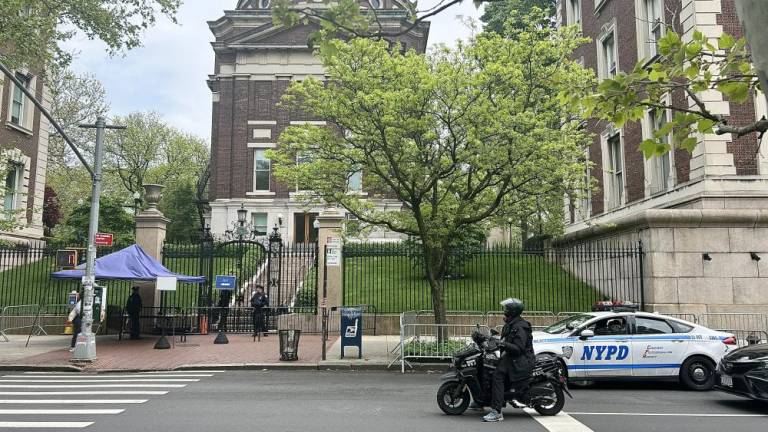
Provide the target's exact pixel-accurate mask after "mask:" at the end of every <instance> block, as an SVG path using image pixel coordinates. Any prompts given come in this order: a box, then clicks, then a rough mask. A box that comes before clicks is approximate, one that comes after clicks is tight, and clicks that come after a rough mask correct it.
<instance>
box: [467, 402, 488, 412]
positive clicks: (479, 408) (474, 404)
mask: <svg viewBox="0 0 768 432" xmlns="http://www.w3.org/2000/svg"><path fill="white" fill-rule="evenodd" d="M467 409H468V410H470V411H483V410H484V408H483V406H482V405H480V404H478V403H477V402H475V401H472V403H471V404H469V408H467Z"/></svg>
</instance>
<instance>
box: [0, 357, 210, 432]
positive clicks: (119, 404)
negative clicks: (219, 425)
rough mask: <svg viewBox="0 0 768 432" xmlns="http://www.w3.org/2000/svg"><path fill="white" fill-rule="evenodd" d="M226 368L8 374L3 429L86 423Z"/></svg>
mask: <svg viewBox="0 0 768 432" xmlns="http://www.w3.org/2000/svg"><path fill="white" fill-rule="evenodd" d="M223 372H224V371H179V372H173V371H164V372H162V373H122V374H98V375H84V374H78V373H62V372H56V373H51V372H49V373H41V372H34V373H29V372H25V373H24V374H17V375H11V374H9V375H5V376H3V377H2V378H0V398H2V399H0V430H4V429H50V430H57V429H82V428H86V427H88V426H91V425H93V424H94V423H96V422H98V419H99V418H105V416H107V417H109V416H115V415H120V414H122V413H124V412H125V411H126V410H129V409H130V407H131V406H136V405H138V404H144V403H148V402H151V399H148V398H147V397H148V396H156V397H161V396H164V395H166V394H168V393H169V392H170V391H173V390H176V389H183V388H185V387H187V386H188V385H194V383H199V382H200V381H201V380H202V379H204V378H210V377H214V376H215V374H216V373H223ZM110 396H112V397H114V399H113V398H109V397H110ZM136 396H138V397H143V398H141V399H135V397H136ZM74 398H77V399H74ZM117 398H120V399H117Z"/></svg>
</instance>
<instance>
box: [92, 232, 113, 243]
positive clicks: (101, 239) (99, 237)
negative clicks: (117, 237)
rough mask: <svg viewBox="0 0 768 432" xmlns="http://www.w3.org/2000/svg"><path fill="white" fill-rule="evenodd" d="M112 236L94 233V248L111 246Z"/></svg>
mask: <svg viewBox="0 0 768 432" xmlns="http://www.w3.org/2000/svg"><path fill="white" fill-rule="evenodd" d="M112 238H113V235H112V234H106V233H96V236H95V238H94V239H93V240H94V243H95V244H96V246H112Z"/></svg>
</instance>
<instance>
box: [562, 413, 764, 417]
mask: <svg viewBox="0 0 768 432" xmlns="http://www.w3.org/2000/svg"><path fill="white" fill-rule="evenodd" d="M568 414H570V415H583V416H590V415H592V416H639V417H768V414H693V413H690V414H689V413H632V412H625V413H622V412H572V413H568Z"/></svg>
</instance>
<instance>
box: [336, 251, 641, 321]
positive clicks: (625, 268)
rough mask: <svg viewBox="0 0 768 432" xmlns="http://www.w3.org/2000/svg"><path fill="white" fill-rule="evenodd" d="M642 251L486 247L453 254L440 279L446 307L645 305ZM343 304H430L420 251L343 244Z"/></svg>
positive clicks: (383, 308) (393, 308)
mask: <svg viewBox="0 0 768 432" xmlns="http://www.w3.org/2000/svg"><path fill="white" fill-rule="evenodd" d="M642 257H643V251H642V246H641V245H640V244H625V245H622V244H598V245H576V246H570V247H563V248H552V249H544V250H518V249H512V248H509V247H491V248H485V249H483V250H480V251H476V252H475V253H471V254H469V256H466V257H465V258H463V259H462V260H458V261H455V262H456V264H455V267H454V268H453V269H451V271H449V272H448V273H449V274H448V275H447V276H446V277H445V278H444V279H443V280H441V281H440V284H441V285H442V289H443V300H444V302H445V307H446V309H447V310H462V311H478V312H486V311H492V310H498V309H499V305H498V302H499V301H500V300H502V299H504V298H507V297H519V298H521V299H523V300H524V301H525V302H526V307H527V309H529V310H538V311H551V312H554V313H557V312H562V311H585V310H589V309H590V307H591V306H592V304H593V303H594V302H596V301H600V300H624V301H631V302H634V303H637V304H640V305H641V306H644V298H643V269H642V265H643V264H642ZM344 303H345V304H371V305H374V306H375V307H376V308H377V310H378V312H379V313H400V312H403V311H408V310H424V309H426V310H430V309H432V304H433V300H432V293H431V288H430V284H429V282H428V280H427V279H426V277H425V271H424V267H423V258H422V254H421V252H420V251H419V250H418V249H417V248H414V247H412V246H409V245H407V244H402V243H384V244H382V243H379V244H348V245H346V246H345V247H344Z"/></svg>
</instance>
